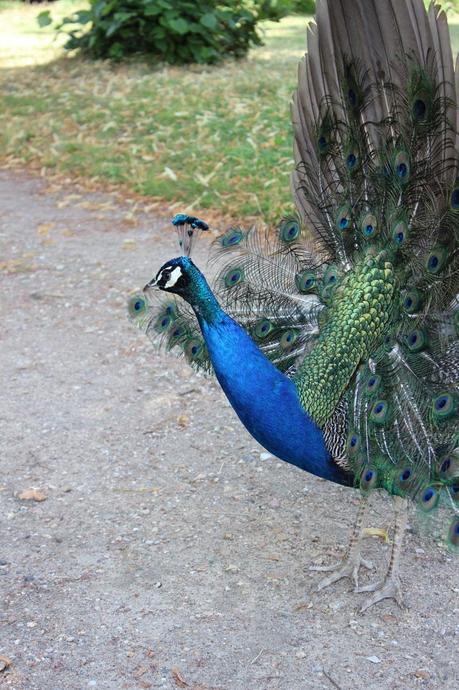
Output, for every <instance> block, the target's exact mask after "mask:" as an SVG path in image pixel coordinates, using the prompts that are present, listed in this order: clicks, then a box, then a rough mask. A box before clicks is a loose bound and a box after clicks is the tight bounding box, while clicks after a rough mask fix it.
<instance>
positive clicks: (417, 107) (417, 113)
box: [413, 98, 427, 122]
mask: <svg viewBox="0 0 459 690" xmlns="http://www.w3.org/2000/svg"><path fill="white" fill-rule="evenodd" d="M426 112H427V105H426V103H425V101H423V100H422V99H421V98H417V99H416V100H415V102H414V103H413V116H414V119H415V120H416V121H417V122H420V121H421V120H424V118H425V116H426Z"/></svg>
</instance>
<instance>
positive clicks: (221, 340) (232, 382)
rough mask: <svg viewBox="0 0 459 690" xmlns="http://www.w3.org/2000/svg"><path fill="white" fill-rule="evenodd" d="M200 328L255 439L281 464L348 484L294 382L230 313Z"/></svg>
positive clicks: (218, 372) (229, 394) (217, 371)
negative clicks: (304, 408)
mask: <svg viewBox="0 0 459 690" xmlns="http://www.w3.org/2000/svg"><path fill="white" fill-rule="evenodd" d="M200 326H201V330H202V332H203V335H204V339H205V341H206V344H207V348H208V350H209V354H210V357H211V360H212V364H213V366H214V369H215V374H216V376H217V379H218V381H219V383H220V385H221V387H222V388H223V391H224V392H225V394H226V396H227V398H228V400H229V401H230V403H231V405H232V407H233V408H234V410H235V412H236V414H237V415H238V417H239V419H240V420H241V422H242V423H243V424H244V426H245V427H246V429H247V430H248V431H249V432H250V433H251V434H252V436H253V437H254V438H255V439H256V440H257V441H258V442H259V443H261V445H262V446H264V448H266V449H267V450H268V451H269V452H270V453H272V454H273V455H276V456H277V457H278V458H280V459H281V460H285V461H286V462H289V463H291V464H293V465H297V466H298V467H301V468H302V469H304V470H306V471H308V472H311V473H312V474H315V475H317V476H319V477H324V478H325V479H329V480H330V481H334V482H337V483H339V484H346V485H348V484H349V483H350V478H349V475H347V474H346V473H344V472H343V471H342V470H341V469H340V468H339V467H338V466H337V465H336V464H335V463H334V462H333V461H332V460H331V458H330V455H329V453H328V451H327V449H326V448H325V445H324V441H323V435H322V432H321V430H320V429H319V427H318V426H317V425H316V424H315V423H314V422H313V420H312V419H311V418H310V417H309V416H308V415H307V413H306V412H305V411H304V410H303V408H302V407H301V404H300V400H299V397H298V393H297V390H296V388H295V385H294V383H293V382H292V381H291V380H290V379H289V378H287V377H286V376H284V374H282V373H281V372H280V371H279V370H278V369H276V367H275V366H274V365H273V364H271V362H270V361H269V360H268V359H267V358H266V357H265V356H264V355H263V353H262V352H261V350H260V349H259V348H258V347H257V345H256V344H255V343H254V341H253V340H252V339H251V338H250V337H249V336H248V335H247V333H246V332H245V331H244V330H243V329H242V328H241V327H240V326H239V325H238V324H237V323H236V322H235V321H233V320H232V319H231V318H230V317H229V316H227V315H226V314H225V313H224V312H221V313H220V315H219V316H218V318H217V319H215V320H214V321H213V323H212V324H208V323H207V322H206V321H204V320H202V319H200Z"/></svg>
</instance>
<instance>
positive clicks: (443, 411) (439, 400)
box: [432, 393, 456, 421]
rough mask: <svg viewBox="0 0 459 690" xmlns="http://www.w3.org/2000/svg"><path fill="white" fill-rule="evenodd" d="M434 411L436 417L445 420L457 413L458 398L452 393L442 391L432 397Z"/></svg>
mask: <svg viewBox="0 0 459 690" xmlns="http://www.w3.org/2000/svg"><path fill="white" fill-rule="evenodd" d="M432 413H433V416H434V419H435V420H437V421H443V420H446V419H450V418H451V417H453V416H454V415H455V414H456V400H455V398H454V396H453V395H451V393H441V394H440V395H437V396H436V397H435V398H433V399H432Z"/></svg>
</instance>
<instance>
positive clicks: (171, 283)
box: [164, 266, 182, 288]
mask: <svg viewBox="0 0 459 690" xmlns="http://www.w3.org/2000/svg"><path fill="white" fill-rule="evenodd" d="M181 275H182V269H181V268H180V266H176V267H175V268H174V270H173V271H172V273H171V274H170V277H169V280H168V281H167V283H166V284H165V286H164V287H165V288H171V287H174V285H175V283H176V282H177V280H178V279H179V278H180V276H181Z"/></svg>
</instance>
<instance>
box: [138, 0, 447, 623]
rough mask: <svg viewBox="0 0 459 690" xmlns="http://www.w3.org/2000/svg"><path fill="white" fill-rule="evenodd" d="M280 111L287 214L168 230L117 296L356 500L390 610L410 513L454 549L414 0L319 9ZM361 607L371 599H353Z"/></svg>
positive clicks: (421, 12)
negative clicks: (169, 243) (172, 240)
mask: <svg viewBox="0 0 459 690" xmlns="http://www.w3.org/2000/svg"><path fill="white" fill-rule="evenodd" d="M307 39H308V53H307V54H306V55H305V56H304V58H303V59H302V60H301V62H300V65H299V73H298V87H297V89H296V92H295V93H294V95H293V100H292V104H291V113H292V126H293V139H294V160H295V166H294V169H293V172H292V175H291V191H292V196H293V200H294V207H295V211H294V212H293V213H292V214H291V215H290V216H288V217H285V218H283V219H282V220H281V221H280V222H279V224H278V225H277V226H276V227H271V228H266V226H260V225H255V226H253V227H250V228H249V229H244V228H242V227H239V226H233V227H230V228H229V229H227V230H226V231H225V232H223V233H222V234H220V235H219V236H217V237H216V239H214V241H213V243H212V245H211V259H212V261H215V262H216V266H215V270H214V271H213V273H214V274H215V278H214V280H213V282H212V283H211V286H210V285H209V283H208V282H207V280H206V278H205V277H204V275H203V273H202V272H201V271H200V270H199V268H198V267H197V266H196V265H195V264H194V262H193V261H192V259H191V258H190V254H191V251H192V248H193V245H194V243H195V241H196V239H197V237H198V236H199V234H200V233H201V232H203V231H206V230H208V229H209V228H208V225H207V223H205V222H204V221H202V220H200V219H199V218H197V217H195V216H192V215H188V214H186V213H180V214H178V215H176V216H175V218H174V219H173V224H174V225H175V227H176V228H177V230H178V233H179V244H180V247H181V254H182V255H181V256H179V257H178V258H174V259H172V260H170V261H168V262H167V263H165V264H164V265H163V266H162V267H161V268H160V270H159V271H158V272H157V274H156V276H155V278H154V279H152V280H151V281H150V282H148V284H147V285H146V286H145V288H144V290H143V291H141V292H139V293H137V294H134V295H133V296H132V298H131V299H130V300H129V314H130V316H131V318H132V320H133V321H134V322H135V323H136V324H137V325H139V326H140V327H141V328H142V329H143V330H144V331H145V332H146V333H147V334H148V335H149V336H150V337H151V338H152V339H153V340H155V341H158V342H159V343H160V344H162V345H163V346H164V347H165V348H166V349H167V350H175V351H176V352H178V353H183V354H184V356H185V357H186V359H187V360H188V362H190V363H191V365H192V366H194V367H196V368H198V369H201V370H204V371H208V372H209V371H212V372H214V373H215V376H216V378H217V380H218V382H219V384H220V385H221V387H222V389H223V391H224V393H225V394H226V397H227V398H228V400H229V402H230V404H231V406H232V407H233V408H234V410H235V412H236V414H237V415H238V417H239V419H240V420H241V422H242V424H243V425H244V426H245V427H246V428H247V429H248V431H249V432H250V433H251V434H252V436H253V437H254V438H255V439H256V440H257V441H258V442H259V443H260V444H261V445H262V446H264V448H266V449H267V450H268V451H269V452H270V453H271V454H273V455H274V456H277V457H278V458H280V459H282V460H284V461H286V462H288V463H292V464H293V465H296V466H297V467H299V468H301V469H303V470H305V471H307V472H310V473H312V474H314V475H317V476H318V477H322V478H324V479H327V480H329V481H331V482H335V483H337V484H341V485H344V486H348V487H353V488H354V489H356V490H359V491H360V493H361V501H360V505H359V509H358V514H357V520H356V524H355V527H354V529H353V530H352V534H351V538H350V542H349V546H348V548H347V551H346V554H345V556H344V559H343V560H342V561H341V562H340V563H334V564H332V565H331V566H322V567H320V566H318V567H317V568H316V569H318V570H325V571H329V574H328V575H326V576H325V578H324V579H323V580H322V581H321V582H320V583H319V589H321V588H322V587H325V586H329V585H331V584H332V583H334V582H336V581H338V580H340V579H341V578H345V577H349V578H351V579H352V580H353V582H354V583H355V588H356V590H357V591H367V592H370V593H371V594H370V595H369V598H367V599H366V601H365V602H364V604H363V606H362V610H364V609H365V608H368V607H369V606H372V605H373V604H376V603H377V602H379V601H380V600H382V599H385V598H392V599H394V600H395V601H396V602H398V603H399V604H400V605H402V591H401V582H400V576H399V561H400V555H401V549H402V541H403V536H404V532H405V529H406V525H407V508H408V504H409V503H414V504H416V506H417V507H418V509H419V511H420V512H421V513H422V514H427V515H428V514H432V513H433V512H434V511H435V510H436V509H437V508H438V507H439V506H440V505H441V506H443V509H442V512H441V515H442V516H444V517H442V524H443V531H444V541H445V544H447V546H448V548H449V549H451V551H453V552H454V551H458V550H459V429H458V425H457V417H458V403H459V385H458V382H459V343H458V334H459V308H458V307H459V299H458V289H459V253H458V238H459V135H458V130H459V111H458V107H457V106H458V97H459V59H458V61H456V66H455V67H454V63H453V56H452V50H451V43H450V38H449V33H448V24H447V18H446V15H445V13H444V12H443V11H442V10H441V8H440V7H438V6H436V5H434V4H431V5H430V8H429V9H428V10H426V8H425V6H424V2H423V0H318V2H317V14H316V20H315V23H313V24H310V25H309V26H308V29H307ZM378 489H383V490H385V491H386V492H388V493H389V494H390V495H392V496H393V497H394V504H395V526H394V535H393V539H392V544H391V549H390V559H389V564H388V568H387V572H386V573H385V575H384V577H383V579H382V580H381V581H378V582H375V583H371V584H370V585H367V586H365V587H360V588H359V587H358V584H359V583H358V575H359V570H360V568H361V567H366V566H368V565H369V564H368V563H367V561H366V560H365V559H364V558H363V557H362V555H361V540H362V536H363V534H364V529H363V527H364V525H365V521H366V516H367V509H368V497H369V495H370V494H371V493H372V491H374V490H378ZM367 596H368V595H367Z"/></svg>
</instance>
